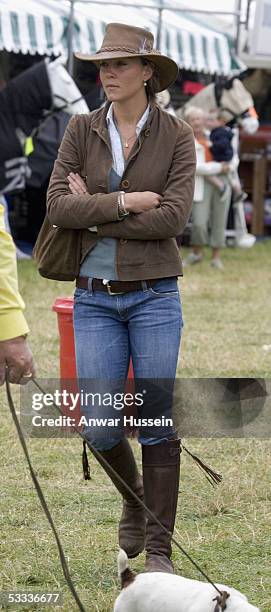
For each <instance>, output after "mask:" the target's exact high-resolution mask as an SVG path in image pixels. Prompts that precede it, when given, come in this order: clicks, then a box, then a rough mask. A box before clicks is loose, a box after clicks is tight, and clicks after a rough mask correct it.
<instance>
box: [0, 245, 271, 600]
mask: <svg viewBox="0 0 271 612" xmlns="http://www.w3.org/2000/svg"><path fill="white" fill-rule="evenodd" d="M209 259H210V255H209V253H208V252H207V253H206V261H204V263H203V264H201V265H199V266H195V267H192V268H189V269H187V270H186V272H185V278H184V279H183V280H182V281H181V282H180V286H181V294H182V302H183V311H184V320H185V328H184V336H183V341H182V351H181V359H180V364H179V371H178V374H179V376H180V377H229V376H236V377H265V378H270V379H271V350H268V347H271V325H270V312H271V291H270V277H271V266H270V262H271V242H270V241H264V242H262V243H259V244H257V245H256V246H255V247H254V248H253V249H250V250H243V251H242V250H235V249H232V250H231V249H227V250H226V251H225V254H224V260H225V270H224V272H222V273H221V272H220V271H217V270H213V269H211V268H210V266H209ZM19 275H20V286H21V292H22V294H23V296H24V298H25V301H26V303H27V311H26V312H27V318H28V321H29V324H30V326H31V330H32V333H31V345H32V348H33V351H34V353H35V356H36V362H37V366H38V374H39V376H50V377H55V376H56V373H57V371H58V332H57V325H56V317H55V314H54V313H52V312H51V305H52V303H53V302H54V300H55V298H56V297H57V296H60V295H62V296H64V295H65V296H66V295H71V294H72V287H73V285H72V283H70V284H69V283H66V284H63V283H57V282H52V281H46V280H44V279H41V278H40V277H39V276H38V274H37V272H36V269H35V266H34V265H33V263H32V262H20V265H19ZM264 347H265V348H264ZM13 395H14V398H15V399H16V402H17V406H19V391H18V388H17V387H16V388H15V387H13ZM0 413H1V433H0V462H1V511H0V533H1V548H0V591H1V590H2V591H3V590H18V591H22V590H24V589H26V590H29V591H35V592H44V591H47V592H48V591H50V590H54V591H56V590H59V591H61V592H62V593H63V596H64V605H63V608H61V609H62V610H64V612H69V611H75V610H77V606H76V604H75V603H74V602H73V600H72V598H71V595H70V593H69V591H68V589H67V587H66V584H65V579H64V577H63V575H62V570H61V566H60V562H59V559H58V553H57V548H56V545H55V542H54V539H53V535H52V533H51V530H50V528H49V526H48V523H47V520H46V518H45V516H44V514H43V511H42V509H41V507H40V504H39V501H38V498H37V496H36V493H35V492H34V490H33V486H32V481H31V479H30V475H29V472H28V468H27V467H26V463H25V460H24V457H23V453H22V450H21V447H20V443H19V441H18V439H17V434H16V432H15V429H14V426H13V423H12V419H11V416H10V414H9V409H8V406H7V402H6V399H5V394H4V392H2V393H1V404H0ZM186 442H187V446H188V447H189V448H190V449H192V450H194V451H195V452H197V453H198V454H200V456H202V457H204V459H205V460H206V461H207V462H208V463H210V464H211V465H213V467H215V468H216V469H217V470H218V471H221V472H222V473H223V476H224V479H223V483H222V484H221V485H220V486H219V488H218V489H217V490H215V491H214V490H213V489H212V487H211V486H210V485H209V483H208V482H207V481H206V480H205V479H204V477H203V476H202V475H201V473H200V472H199V471H198V469H197V467H194V464H193V463H191V460H190V459H189V458H187V457H186V456H183V458H182V473H181V482H180V495H179V503H178V513H177V521H176V535H177V536H178V537H179V540H180V542H181V544H182V545H183V546H184V547H185V548H186V550H187V551H188V552H189V553H190V554H191V555H192V556H193V557H194V558H195V560H196V561H197V562H198V563H200V564H201V565H202V567H203V569H204V570H205V571H207V573H209V574H210V576H211V577H212V578H213V579H214V580H215V581H217V582H225V583H228V584H231V585H232V586H235V587H237V588H240V589H241V590H242V591H244V592H245V593H246V594H247V595H248V597H249V598H250V600H251V602H252V603H254V604H255V605H258V606H260V608H261V610H262V612H270V611H271V575H270V574H271V572H270V567H271V563H270V561H271V548H270V542H271V493H270V476H271V473H270V472H271V468H270V465H271V461H270V460H271V445H270V440H260V439H246V440H245V439H242V440H238V439H222V440H217V439H216V440H210V439H207V440H206V439H204V440H203V439H191V440H187V441H186ZM27 444H28V448H29V451H30V454H31V458H32V461H33V465H34V467H35V470H36V473H37V475H38V477H39V479H40V483H41V485H42V488H43V491H44V493H45V495H46V499H47V501H48V503H49V507H50V508H51V511H52V514H53V517H54V519H55V523H56V526H57V528H58V531H59V534H60V537H61V540H62V544H63V547H64V550H65V554H66V557H67V560H68V562H69V567H70V571H71V574H72V577H73V580H74V582H75V584H76V587H77V589H78V592H79V594H80V597H81V600H82V601H83V603H84V605H85V608H86V610H87V611H88V612H95V611H96V612H110V610H112V603H113V601H114V598H115V597H116V595H117V593H118V589H119V587H118V580H117V576H116V563H115V559H116V553H117V536H116V534H117V520H118V516H119V513H120V501H119V498H118V497H117V495H116V494H115V491H114V488H113V486H112V485H111V483H110V482H109V481H108V479H107V477H106V475H105V474H104V473H103V471H102V470H101V468H100V467H99V466H98V465H96V464H95V463H94V460H93V459H91V474H92V479H91V481H90V482H85V481H83V479H82V473H81V442H80V440H78V439H67V440H54V439H51V440H49V439H40V440H37V439H33V438H32V439H28V440H27ZM133 446H134V448H135V452H136V455H137V458H138V460H140V448H139V446H138V445H137V443H136V442H133ZM183 455H184V454H183ZM174 560H175V566H176V570H177V571H179V572H180V573H182V574H183V575H185V576H189V577H193V578H198V577H199V576H198V574H197V572H196V570H194V568H193V567H192V566H191V565H190V563H189V561H187V560H186V559H185V558H184V557H183V556H182V554H181V552H179V551H178V550H177V549H174ZM143 565H144V556H143V555H140V557H138V558H137V559H135V560H133V561H132V562H131V567H132V568H134V569H135V570H138V571H140V570H142V569H143ZM46 607H47V606H46ZM7 609H8V610H40V611H42V610H44V609H45V608H44V606H39V605H35V606H32V607H31V606H30V605H29V604H28V605H27V606H23V605H20V606H17V607H16V606H14V605H11V606H10V607H8V608H7ZM48 609H52V610H53V609H58V608H56V607H55V606H52V607H49V606H48ZM154 612H155V611H154Z"/></svg>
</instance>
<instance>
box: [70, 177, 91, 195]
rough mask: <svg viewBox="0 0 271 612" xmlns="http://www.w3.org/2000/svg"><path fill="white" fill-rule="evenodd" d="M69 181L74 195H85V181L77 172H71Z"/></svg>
mask: <svg viewBox="0 0 271 612" xmlns="http://www.w3.org/2000/svg"><path fill="white" fill-rule="evenodd" d="M68 183H69V188H70V190H71V192H72V193H73V194H74V195H83V194H84V193H87V188H86V184H85V181H84V180H83V179H82V177H81V176H80V174H78V173H77V172H76V174H74V172H70V173H69V174H68Z"/></svg>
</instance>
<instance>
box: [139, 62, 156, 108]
mask: <svg viewBox="0 0 271 612" xmlns="http://www.w3.org/2000/svg"><path fill="white" fill-rule="evenodd" d="M140 59H141V62H142V64H143V66H147V65H149V66H151V68H152V70H153V73H152V76H151V78H150V79H148V81H147V85H146V93H147V98H148V99H149V101H150V102H153V100H155V96H156V94H157V92H158V91H160V80H159V72H158V69H157V66H156V65H155V64H154V63H153V62H150V61H149V60H148V59H146V58H145V57H141V58H140Z"/></svg>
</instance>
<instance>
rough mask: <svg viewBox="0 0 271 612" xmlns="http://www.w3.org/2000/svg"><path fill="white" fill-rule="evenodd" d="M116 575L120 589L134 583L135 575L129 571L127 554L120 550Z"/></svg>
mask: <svg viewBox="0 0 271 612" xmlns="http://www.w3.org/2000/svg"><path fill="white" fill-rule="evenodd" d="M117 562H118V575H119V577H120V583H121V588H122V589H124V588H126V587H128V586H129V584H131V583H132V582H134V580H135V577H136V574H135V573H134V572H132V570H130V568H129V565H128V557H127V554H126V552H125V551H124V550H122V548H121V549H120V551H119V554H118V560H117Z"/></svg>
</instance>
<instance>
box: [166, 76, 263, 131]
mask: <svg viewBox="0 0 271 612" xmlns="http://www.w3.org/2000/svg"><path fill="white" fill-rule="evenodd" d="M191 105H192V106H197V107H200V108H202V109H203V110H204V111H206V112H210V111H212V110H214V109H217V108H220V109H221V111H222V112H223V116H224V119H225V121H226V123H229V122H231V121H232V120H233V119H235V120H236V121H237V122H238V124H239V125H240V127H242V128H243V129H244V130H245V132H247V133H248V134H254V132H256V131H257V129H258V127H259V121H258V118H257V113H256V110H255V108H254V102H253V98H252V96H251V94H250V93H249V91H248V90H247V89H246V88H245V87H244V85H243V83H242V81H241V80H240V79H238V78H232V79H229V80H228V81H226V82H225V83H224V84H222V85H220V84H215V83H211V84H210V85H207V87H204V88H203V89H202V90H201V91H200V92H199V93H198V94H197V95H196V96H193V97H192V98H191V99H190V100H189V101H188V102H187V103H186V104H185V105H184V106H183V107H182V108H180V109H178V111H177V116H179V117H182V116H183V114H184V112H185V110H186V109H187V108H188V106H191Z"/></svg>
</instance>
